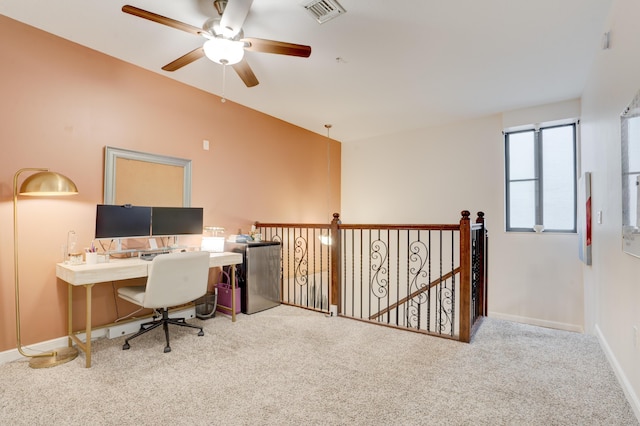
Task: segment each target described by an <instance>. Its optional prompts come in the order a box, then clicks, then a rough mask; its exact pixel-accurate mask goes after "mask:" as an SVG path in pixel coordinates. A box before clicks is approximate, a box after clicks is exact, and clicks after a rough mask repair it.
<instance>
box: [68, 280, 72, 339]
mask: <svg viewBox="0 0 640 426" xmlns="http://www.w3.org/2000/svg"><path fill="white" fill-rule="evenodd" d="M67 303H68V308H67V335H68V336H69V337H68V340H69V347H72V346H73V339H72V338H71V336H73V286H72V285H71V284H67Z"/></svg>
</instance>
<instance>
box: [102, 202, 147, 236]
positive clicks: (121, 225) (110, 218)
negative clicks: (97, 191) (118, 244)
mask: <svg viewBox="0 0 640 426" xmlns="http://www.w3.org/2000/svg"><path fill="white" fill-rule="evenodd" d="M150 235H151V207H144V206H132V205H130V204H125V205H123V206H117V205H110V204H98V205H97V208H96V239H119V238H136V237H148V236H150Z"/></svg>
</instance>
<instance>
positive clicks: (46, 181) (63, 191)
mask: <svg viewBox="0 0 640 426" xmlns="http://www.w3.org/2000/svg"><path fill="white" fill-rule="evenodd" d="M77 193H78V188H77V187H76V184H75V183H73V182H72V181H71V179H69V178H68V177H66V176H64V175H61V174H60V173H56V172H48V171H47V172H39V173H35V174H33V175H31V176H29V177H28V178H26V179H25V180H24V182H22V185H20V195H32V196H50V195H71V194H77Z"/></svg>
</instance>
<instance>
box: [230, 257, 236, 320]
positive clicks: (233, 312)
mask: <svg viewBox="0 0 640 426" xmlns="http://www.w3.org/2000/svg"><path fill="white" fill-rule="evenodd" d="M231 322H236V265H231Z"/></svg>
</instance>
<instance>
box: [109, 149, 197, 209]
mask: <svg viewBox="0 0 640 426" xmlns="http://www.w3.org/2000/svg"><path fill="white" fill-rule="evenodd" d="M104 204H117V205H122V204H132V205H138V206H158V207H190V206H191V160H185V159H182V158H175V157H168V156H164V155H157V154H149V153H145V152H138V151H131V150H126V149H121V148H114V147H110V146H107V147H105V165H104Z"/></svg>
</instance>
